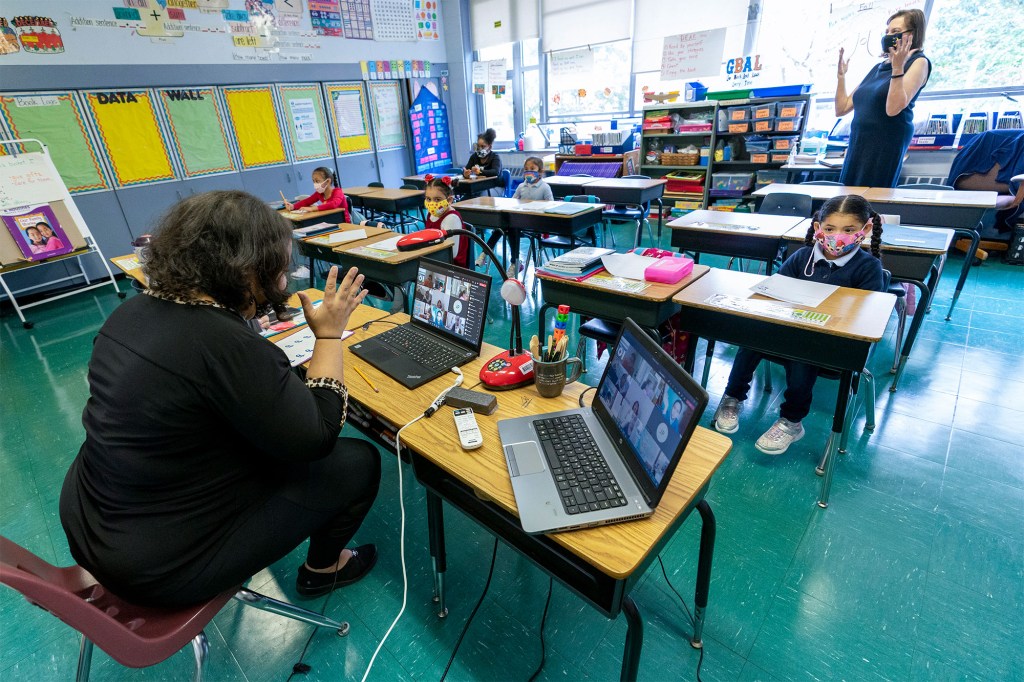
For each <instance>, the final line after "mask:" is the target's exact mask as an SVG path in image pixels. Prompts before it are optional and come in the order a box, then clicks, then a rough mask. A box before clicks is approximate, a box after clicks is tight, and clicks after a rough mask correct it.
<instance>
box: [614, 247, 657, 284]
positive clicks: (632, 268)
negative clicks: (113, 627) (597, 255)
mask: <svg viewBox="0 0 1024 682" xmlns="http://www.w3.org/2000/svg"><path fill="white" fill-rule="evenodd" d="M657 261H658V259H657V258H651V257H650V256H638V255H637V254H635V253H609V254H607V255H605V256H601V264H602V265H604V269H605V270H607V271H608V272H610V273H611V274H612V276H613V277H625V278H626V279H639V280H641V281H642V280H643V278H644V270H646V269H647V267H648V266H650V265H654V263H656V262H657Z"/></svg>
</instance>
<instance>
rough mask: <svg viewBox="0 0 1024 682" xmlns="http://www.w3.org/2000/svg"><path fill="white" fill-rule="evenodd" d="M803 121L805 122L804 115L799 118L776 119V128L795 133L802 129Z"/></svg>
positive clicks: (779, 130) (783, 131)
mask: <svg viewBox="0 0 1024 682" xmlns="http://www.w3.org/2000/svg"><path fill="white" fill-rule="evenodd" d="M801 123H803V117H801V116H798V117H797V118H779V119H776V120H775V130H776V131H778V132H780V133H795V132H797V131H798V130H800V124H801Z"/></svg>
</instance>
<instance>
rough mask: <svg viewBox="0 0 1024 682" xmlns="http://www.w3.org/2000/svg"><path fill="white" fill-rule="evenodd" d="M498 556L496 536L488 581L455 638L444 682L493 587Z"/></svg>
mask: <svg viewBox="0 0 1024 682" xmlns="http://www.w3.org/2000/svg"><path fill="white" fill-rule="evenodd" d="M497 557H498V538H494V549H493V550H492V551H491V568H490V570H488V571H487V582H486V583H484V591H483V592H481V593H480V599H478V600H477V602H476V606H474V607H473V610H472V611H471V612H470V614H469V618H467V619H466V624H465V625H463V626H462V632H460V633H459V638H458V639H457V640H455V648H454V649H452V655H451V656H450V657H449V658H448V665H446V666H445V667H444V672H443V673H441V682H444V678H445V677H447V676H448V671H449V670H450V669H451V667H452V663H453V662H454V661H455V655H456V654H458V653H459V647H460V646H462V640H463V638H464V637H465V636H466V632H468V631H469V626H470V624H471V623H472V622H473V618H474V616H476V612H477V611H479V610H480V605H481V604H483V603H484V598H485V597H486V596H487V590H489V589H490V588H491V577H492V576H493V575H494V560H495V559H497Z"/></svg>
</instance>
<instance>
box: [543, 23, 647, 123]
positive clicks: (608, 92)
mask: <svg viewBox="0 0 1024 682" xmlns="http://www.w3.org/2000/svg"><path fill="white" fill-rule="evenodd" d="M587 51H589V53H590V54H588V55H585V57H584V58H580V59H576V60H569V59H568V58H567V55H568V53H575V55H580V54H581V53H583V52H587ZM547 62H548V66H547V86H548V87H547V102H546V104H547V111H548V118H550V119H565V118H571V117H574V116H580V115H593V114H617V113H628V112H629V110H630V92H629V81H630V78H629V77H630V62H631V46H630V41H628V40H620V41H617V42H614V43H606V44H604V45H594V46H593V47H583V48H579V49H576V50H563V51H562V53H561V54H560V53H558V52H554V53H551V54H549V55H548V60H547Z"/></svg>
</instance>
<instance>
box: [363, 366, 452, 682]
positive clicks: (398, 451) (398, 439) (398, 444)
mask: <svg viewBox="0 0 1024 682" xmlns="http://www.w3.org/2000/svg"><path fill="white" fill-rule="evenodd" d="M452 372H454V373H455V374H457V375H458V376H457V377H456V378H455V383H453V384H452V385H451V386H449V387H448V388H446V389H444V390H443V391H441V392H440V393H439V394H438V396H437V397H436V398H434V401H433V402H432V403H431V404H430V407H428V408H427V410H426V411H425V412H424V413H423V414H421V415H417V416H416V418H415V419H413V420H412V421H410V422H409V423H407V424H405V425H404V426H403V427H402V428H400V429H398V433H396V434H395V455H396V458H395V459H396V460H397V461H398V507H399V509H400V510H401V512H402V515H401V524H400V526H399V528H400V530H399V533H398V537H399V556H400V557H401V559H402V608H400V609H399V610H398V615H397V616H395V620H393V621H392V622H391V626H390V627H389V628H388V631H387V632H385V633H384V637H382V638H381V640H380V643H379V644H378V645H377V648H376V649H375V650H374V652H373V656H371V657H370V663H369V665H367V666H366V672H365V673H363V677H362V682H366V678H367V677H369V675H370V670H371V669H372V668H373V663H374V661H376V660H377V654H379V653H380V650H381V649H382V648H384V642H386V641H388V637H389V636H390V635H391V631H392V630H394V629H395V626H396V625H398V621H399V620H401V618H402V615H403V614H404V613H405V605H406V603H407V601H408V597H409V574H408V572H407V570H406V567H405V491H404V490H403V487H402V431H404V430H405V429H407V428H408V427H410V426H412V425H413V424H415V423H416V422H418V421H419V420H421V419H423V418H424V417H429V416H430V415H432V414H434V412H436V411H437V409H438V408H439V407H441V405H443V404H444V399H445V398H446V397H447V396H448V392H449V391H451V390H452V389H453V388H456V387H457V386H461V385H462V371H461V370H460V369H459V368H458V367H452Z"/></svg>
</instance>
